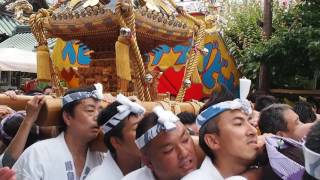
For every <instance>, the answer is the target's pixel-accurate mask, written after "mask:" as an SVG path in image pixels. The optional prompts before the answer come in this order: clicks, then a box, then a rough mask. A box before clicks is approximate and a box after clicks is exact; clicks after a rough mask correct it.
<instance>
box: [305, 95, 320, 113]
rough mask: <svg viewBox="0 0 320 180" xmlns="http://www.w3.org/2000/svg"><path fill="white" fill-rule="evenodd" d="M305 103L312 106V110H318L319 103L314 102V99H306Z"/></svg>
mask: <svg viewBox="0 0 320 180" xmlns="http://www.w3.org/2000/svg"><path fill="white" fill-rule="evenodd" d="M307 102H308V103H310V104H311V105H312V107H313V108H315V109H316V111H317V110H318V108H319V101H318V100H316V99H315V98H314V97H307Z"/></svg>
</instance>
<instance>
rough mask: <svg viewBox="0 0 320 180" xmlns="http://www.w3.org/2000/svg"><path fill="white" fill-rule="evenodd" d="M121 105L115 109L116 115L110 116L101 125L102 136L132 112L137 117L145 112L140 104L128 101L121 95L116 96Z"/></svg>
mask: <svg viewBox="0 0 320 180" xmlns="http://www.w3.org/2000/svg"><path fill="white" fill-rule="evenodd" d="M116 101H118V102H119V103H120V104H121V105H119V106H118V107H117V109H118V113H117V114H115V115H114V116H112V117H111V118H110V119H109V120H108V121H107V122H106V123H105V124H103V125H102V127H101V129H102V132H103V133H104V134H106V133H107V132H109V131H111V130H112V128H114V127H115V126H117V125H118V124H119V123H120V122H121V121H122V120H123V119H125V118H126V117H128V115H129V114H130V113H131V112H132V113H135V114H137V115H143V114H144V112H145V109H144V107H142V106H141V105H140V104H138V103H135V102H132V101H130V99H128V98H127V97H125V96H124V95H122V94H118V95H117V99H116Z"/></svg>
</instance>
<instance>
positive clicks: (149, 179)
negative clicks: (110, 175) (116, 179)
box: [122, 166, 156, 180]
mask: <svg viewBox="0 0 320 180" xmlns="http://www.w3.org/2000/svg"><path fill="white" fill-rule="evenodd" d="M122 180H156V178H155V177H154V176H153V173H152V171H151V169H149V168H148V167H146V166H144V167H142V168H140V169H137V170H135V171H132V172H131V173H129V174H127V175H126V176H125V177H124V178H122Z"/></svg>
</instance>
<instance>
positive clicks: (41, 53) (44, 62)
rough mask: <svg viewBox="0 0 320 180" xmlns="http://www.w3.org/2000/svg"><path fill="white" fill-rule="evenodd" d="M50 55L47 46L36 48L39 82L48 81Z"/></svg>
mask: <svg viewBox="0 0 320 180" xmlns="http://www.w3.org/2000/svg"><path fill="white" fill-rule="evenodd" d="M50 72H51V71H50V55H49V48H48V46H47V45H41V46H39V47H38V48H37V79H38V80H39V81H50V80H51V73H50Z"/></svg>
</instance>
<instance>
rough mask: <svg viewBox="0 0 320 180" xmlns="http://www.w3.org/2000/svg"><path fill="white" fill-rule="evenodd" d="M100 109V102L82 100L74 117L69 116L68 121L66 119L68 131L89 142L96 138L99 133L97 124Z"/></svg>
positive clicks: (89, 99) (88, 99)
mask: <svg viewBox="0 0 320 180" xmlns="http://www.w3.org/2000/svg"><path fill="white" fill-rule="evenodd" d="M99 107H100V102H99V101H96V100H94V99H92V98H87V99H83V100H81V101H80V103H79V104H78V105H77V106H76V107H75V109H74V116H73V117H72V116H71V115H67V120H66V119H65V122H66V124H67V126H68V128H67V131H70V132H72V133H75V134H76V135H77V136H78V137H79V139H80V138H81V139H83V140H85V141H88V142H89V141H91V140H93V139H94V138H96V137H97V135H98V132H99V126H98V124H97V115H98V113H99Z"/></svg>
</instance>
